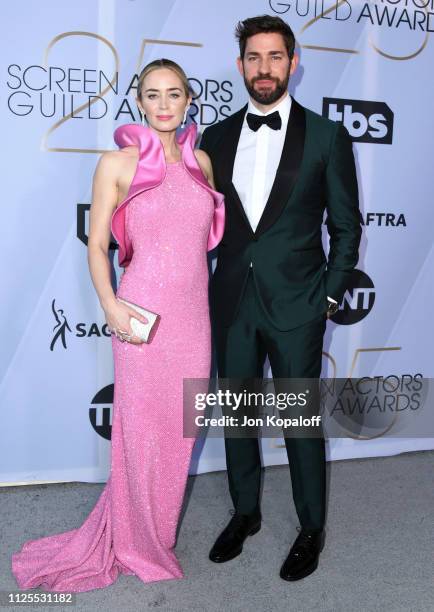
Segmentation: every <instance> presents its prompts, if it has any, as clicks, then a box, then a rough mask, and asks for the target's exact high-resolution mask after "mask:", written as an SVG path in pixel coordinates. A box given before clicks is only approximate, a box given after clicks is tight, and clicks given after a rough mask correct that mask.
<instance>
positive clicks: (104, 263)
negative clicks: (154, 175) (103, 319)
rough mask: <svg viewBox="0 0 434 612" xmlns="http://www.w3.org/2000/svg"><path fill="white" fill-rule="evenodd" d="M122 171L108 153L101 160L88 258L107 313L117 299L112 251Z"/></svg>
mask: <svg viewBox="0 0 434 612" xmlns="http://www.w3.org/2000/svg"><path fill="white" fill-rule="evenodd" d="M118 171H119V169H118V160H117V159H116V157H115V155H114V154H113V153H112V152H109V153H104V154H103V155H102V156H101V157H100V159H99V161H98V164H97V167H96V170H95V174H94V177H93V185H92V204H91V207H90V219H89V238H88V245H87V255H88V263H89V270H90V275H91V277H92V282H93V284H94V287H95V290H96V292H97V294H98V298H99V301H100V304H101V307H102V308H103V310H104V311H105V310H106V309H107V308H109V307H110V306H112V305H113V303H114V302H115V300H116V296H115V294H114V291H113V288H112V285H111V272H110V261H109V258H108V249H109V244H110V236H111V228H110V223H111V217H112V214H113V211H114V210H115V208H116V205H117V200H118V186H117V176H118Z"/></svg>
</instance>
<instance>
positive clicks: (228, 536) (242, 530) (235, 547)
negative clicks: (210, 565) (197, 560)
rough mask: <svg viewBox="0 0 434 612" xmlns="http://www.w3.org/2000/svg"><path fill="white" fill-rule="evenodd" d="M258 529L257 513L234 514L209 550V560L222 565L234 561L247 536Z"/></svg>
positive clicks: (259, 525)
mask: <svg viewBox="0 0 434 612" xmlns="http://www.w3.org/2000/svg"><path fill="white" fill-rule="evenodd" d="M260 529H261V514H260V513H259V512H258V513H255V514H237V513H235V514H234V516H233V517H232V518H231V520H230V521H229V523H228V525H227V527H226V528H225V529H224V530H223V531H222V532H221V534H220V535H219V537H218V538H217V540H216V542H215V544H214V546H213V547H212V548H211V551H210V553H209V558H210V559H211V561H214V563H224V562H225V561H230V560H231V559H234V558H235V557H237V556H238V555H239V554H240V553H241V551H242V550H243V544H244V540H245V539H246V538H247V536H251V535H254V534H255V533H258V531H259V530H260Z"/></svg>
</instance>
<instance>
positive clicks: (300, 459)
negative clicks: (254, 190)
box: [213, 272, 326, 529]
mask: <svg viewBox="0 0 434 612" xmlns="http://www.w3.org/2000/svg"><path fill="white" fill-rule="evenodd" d="M213 321H214V325H213V328H214V335H215V343H216V350H217V364H218V370H219V376H220V377H224V378H238V379H241V378H246V379H248V378H255V377H256V378H262V377H263V367H264V363H265V358H266V356H267V355H268V358H269V361H270V365H271V370H272V374H273V378H274V379H276V378H291V377H292V378H319V376H320V374H321V360H322V346H323V336H324V331H325V328H326V316H325V315H324V316H322V317H321V318H320V319H316V320H314V321H311V322H309V323H307V324H305V325H302V326H300V327H298V328H296V329H292V330H289V331H279V330H277V329H276V328H275V327H273V326H272V325H271V323H270V322H269V321H268V319H267V316H266V314H265V313H264V311H263V308H262V306H261V303H260V300H259V298H258V294H257V291H256V287H255V284H254V279H253V276H252V273H251V272H250V273H249V276H248V280H247V284H246V287H245V291H244V294H243V297H242V301H241V304H240V308H239V310H238V314H237V317H236V318H235V320H234V321H233V323H232V324H231V325H230V326H229V327H225V326H223V325H221V324H219V323H218V313H215V316H213ZM285 445H286V451H287V454H288V462H289V468H290V473H291V482H292V493H293V499H294V504H295V508H296V511H297V515H298V518H299V521H300V525H301V526H302V527H303V528H306V529H321V528H323V527H324V522H325V488H326V486H325V483H326V476H325V444H324V438H321V437H317V438H295V437H291V438H285ZM225 449H226V463H227V473H228V480H229V490H230V494H231V497H232V501H233V504H234V507H235V510H236V511H237V512H239V513H241V514H250V513H253V512H256V511H257V510H259V507H260V502H259V492H260V481H261V460H260V454H259V441H258V439H257V438H256V439H255V438H228V437H227V438H226V439H225Z"/></svg>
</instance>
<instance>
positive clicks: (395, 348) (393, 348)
mask: <svg viewBox="0 0 434 612" xmlns="http://www.w3.org/2000/svg"><path fill="white" fill-rule="evenodd" d="M401 348H402V347H400V346H384V347H379V348H358V349H356V350H355V352H354V357H353V362H352V364H351V369H350V373H349V374H348V378H351V377H352V375H353V372H354V369H355V367H356V361H357V357H358V356H359V355H360V354H361V353H381V352H382V351H400V350H401Z"/></svg>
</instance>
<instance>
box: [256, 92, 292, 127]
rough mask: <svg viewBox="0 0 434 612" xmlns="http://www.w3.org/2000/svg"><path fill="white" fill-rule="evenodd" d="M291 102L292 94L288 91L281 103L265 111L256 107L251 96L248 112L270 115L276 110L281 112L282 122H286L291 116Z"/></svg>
mask: <svg viewBox="0 0 434 612" xmlns="http://www.w3.org/2000/svg"><path fill="white" fill-rule="evenodd" d="M291 103H292V99H291V96H290V95H289V94H288V93H287V94H286V96H285V97H284V98H283V100H281V101H280V102H279V104H277V106H274V107H273V108H272V109H271V110H269V111H266V112H265V113H263V112H262V111H260V110H259V109H258V108H256V106H255V105H254V104H253V102H252V99H251V98H250V100H249V103H248V105H247V113H253V114H254V115H264V116H265V115H270V114H271V113H274V112H275V111H279V114H280V116H281V118H282V122H285V121H287V120H288V118H289V113H290V111H291ZM247 113H246V114H247Z"/></svg>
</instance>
